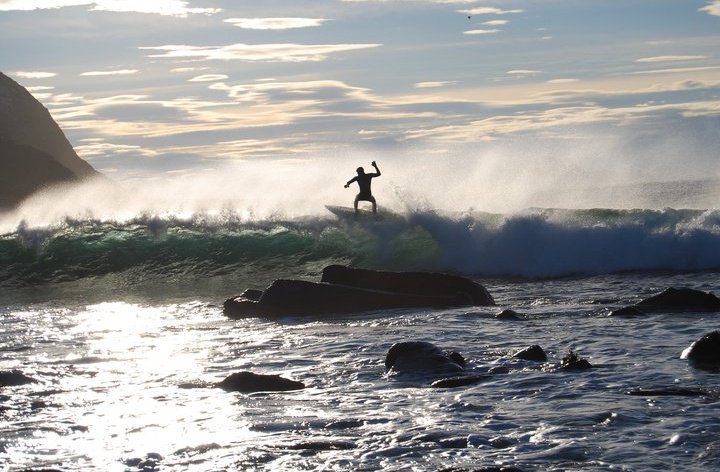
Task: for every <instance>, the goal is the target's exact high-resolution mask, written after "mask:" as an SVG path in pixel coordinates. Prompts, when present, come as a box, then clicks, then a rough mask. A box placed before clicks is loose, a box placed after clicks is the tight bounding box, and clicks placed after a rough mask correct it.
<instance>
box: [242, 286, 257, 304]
mask: <svg viewBox="0 0 720 472" xmlns="http://www.w3.org/2000/svg"><path fill="white" fill-rule="evenodd" d="M262 296H263V291H262V290H256V289H254V288H249V289H247V290H245V291H244V292H243V293H241V294H240V297H241V298H244V299H245V300H250V301H253V302H257V301H260V297H262Z"/></svg>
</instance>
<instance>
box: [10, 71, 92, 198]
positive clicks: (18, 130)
mask: <svg viewBox="0 0 720 472" xmlns="http://www.w3.org/2000/svg"><path fill="white" fill-rule="evenodd" d="M99 175H100V174H99V173H98V172H97V171H96V170H95V169H93V168H92V166H91V165H90V164H88V163H87V162H85V161H83V160H82V159H80V157H78V155H77V154H76V153H75V150H74V149H73V147H72V145H71V144H70V142H69V141H68V140H67V138H66V137H65V134H64V133H63V132H62V130H61V129H60V127H59V126H58V124H57V123H56V122H55V120H53V118H52V117H51V116H50V112H48V110H47V109H46V108H45V107H44V106H43V105H42V104H41V103H40V102H39V101H37V100H36V99H35V97H33V96H32V95H31V94H30V92H28V91H27V90H26V89H25V88H24V87H23V86H21V85H20V84H18V83H17V82H15V81H14V80H12V79H11V78H9V77H8V76H6V75H5V74H3V73H1V72H0V209H8V208H12V207H13V206H15V205H17V204H18V203H20V202H21V201H22V200H24V199H25V198H27V197H28V196H30V195H31V194H32V193H34V192H36V191H38V190H40V189H42V188H44V187H48V186H51V185H56V184H61V183H70V182H79V181H81V180H83V179H87V178H90V177H95V176H99Z"/></svg>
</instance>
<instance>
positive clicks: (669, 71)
mask: <svg viewBox="0 0 720 472" xmlns="http://www.w3.org/2000/svg"><path fill="white" fill-rule="evenodd" d="M717 69H720V66H704V67H674V68H670V69H654V70H640V71H636V72H630V74H633V75H647V74H679V73H686V72H702V71H708V70H717Z"/></svg>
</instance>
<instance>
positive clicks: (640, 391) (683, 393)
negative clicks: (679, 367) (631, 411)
mask: <svg viewBox="0 0 720 472" xmlns="http://www.w3.org/2000/svg"><path fill="white" fill-rule="evenodd" d="M626 393H627V394H628V395H633V396H639V397H666V396H680V397H698V396H709V395H710V396H712V395H713V392H710V391H708V390H706V389H703V388H687V387H668V388H656V389H644V388H636V389H633V390H629V391H628V392H626ZM716 395H717V394H715V396H716Z"/></svg>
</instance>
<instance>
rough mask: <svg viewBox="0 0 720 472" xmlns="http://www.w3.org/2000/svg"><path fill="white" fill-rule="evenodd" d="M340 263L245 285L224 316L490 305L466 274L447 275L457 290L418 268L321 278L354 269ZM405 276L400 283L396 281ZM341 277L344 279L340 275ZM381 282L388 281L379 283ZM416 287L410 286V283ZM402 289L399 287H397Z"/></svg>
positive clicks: (229, 302) (487, 296)
mask: <svg viewBox="0 0 720 472" xmlns="http://www.w3.org/2000/svg"><path fill="white" fill-rule="evenodd" d="M340 267H341V266H330V268H332V269H331V270H328V269H330V268H326V269H325V271H323V280H324V281H323V282H319V283H318V282H308V281H305V280H283V279H281V280H276V281H275V282H273V283H272V284H271V285H270V286H269V287H268V288H267V289H266V290H265V291H263V292H261V291H259V290H246V291H245V292H244V293H243V294H242V295H240V296H239V297H234V298H230V299H228V300H226V301H225V302H224V304H223V311H224V313H225V315H227V316H229V317H230V318H235V319H239V318H247V317H270V318H272V317H279V316H290V315H328V314H343V313H358V312H363V311H374V310H387V309H397V308H442V307H452V306H468V305H476V304H494V301H493V300H492V297H491V296H490V294H488V293H487V290H485V288H484V287H482V286H481V285H479V284H476V283H475V282H473V281H471V280H469V279H463V278H462V277H457V276H448V277H449V278H450V279H448V280H453V281H455V282H456V287H457V288H458V289H457V290H452V289H450V288H448V287H449V286H450V285H449V282H448V280H445V279H443V277H442V275H443V274H432V273H428V274H426V275H427V276H428V277H427V279H423V273H421V272H380V271H363V270H359V272H360V273H362V274H363V277H364V279H363V280H364V282H363V283H361V284H359V285H349V284H340V283H330V282H329V281H328V280H339V279H336V278H334V277H326V276H325V274H326V273H334V274H345V275H348V274H352V273H355V271H356V270H355V269H347V268H346V269H347V270H341V269H339V268H340ZM368 273H374V274H376V275H378V279H377V280H376V283H374V284H370V283H369V282H367V281H368V280H369V275H368ZM405 275H407V281H406V283H405V284H402V283H400V281H401V280H403V278H404V277H405ZM342 280H343V281H345V282H350V281H349V280H346V279H342ZM432 280H438V281H440V282H439V286H438V289H436V290H431V289H430V288H428V284H429V283H430V282H429V281H432ZM381 281H388V286H387V287H384V288H382V289H381V288H376V287H381V286H382V285H381V283H380V282H381ZM415 281H417V282H418V286H417V288H416V289H415V290H414V291H411V288H412V283H414V282H415ZM398 290H402V291H398Z"/></svg>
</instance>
